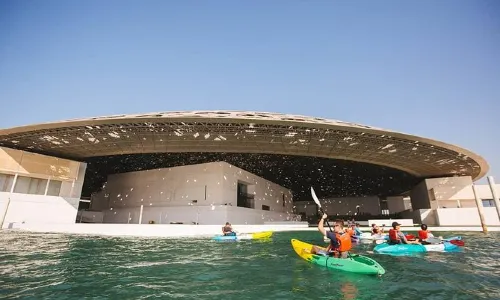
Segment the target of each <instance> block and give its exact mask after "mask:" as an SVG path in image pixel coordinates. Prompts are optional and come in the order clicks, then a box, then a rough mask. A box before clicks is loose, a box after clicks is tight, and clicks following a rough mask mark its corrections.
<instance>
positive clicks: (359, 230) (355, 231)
mask: <svg viewBox="0 0 500 300" xmlns="http://www.w3.org/2000/svg"><path fill="white" fill-rule="evenodd" d="M354 233H355V234H356V235H362V234H363V231H361V229H360V228H359V223H356V226H355V227H354Z"/></svg>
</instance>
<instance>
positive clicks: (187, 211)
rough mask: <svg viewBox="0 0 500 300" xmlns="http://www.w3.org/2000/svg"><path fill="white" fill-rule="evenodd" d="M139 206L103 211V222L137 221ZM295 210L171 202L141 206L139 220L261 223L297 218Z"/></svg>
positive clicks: (131, 222)
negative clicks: (190, 204) (169, 203)
mask: <svg viewBox="0 0 500 300" xmlns="http://www.w3.org/2000/svg"><path fill="white" fill-rule="evenodd" d="M139 218H140V207H130V208H118V209H113V210H106V211H104V222H105V223H127V222H128V223H129V224H139ZM296 220H297V217H296V216H295V215H294V214H290V213H282V212H273V211H263V210H256V209H251V208H243V207H234V206H227V205H219V206H215V205H214V206H195V205H193V206H172V207H143V212H142V221H141V222H142V223H141V224H148V223H149V222H150V221H154V223H155V224H170V223H171V222H178V223H183V224H195V223H198V224H200V225H221V224H224V223H225V222H230V223H231V224H264V223H265V222H276V221H296Z"/></svg>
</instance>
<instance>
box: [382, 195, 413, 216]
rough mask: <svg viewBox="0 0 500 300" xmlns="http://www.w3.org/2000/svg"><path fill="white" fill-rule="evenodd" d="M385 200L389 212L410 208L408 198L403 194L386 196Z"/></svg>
mask: <svg viewBox="0 0 500 300" xmlns="http://www.w3.org/2000/svg"><path fill="white" fill-rule="evenodd" d="M386 201H387V207H388V209H389V213H391V214H394V213H398V212H402V211H404V210H407V209H411V208H412V206H411V200H410V198H405V197H403V196H394V197H387V198H386Z"/></svg>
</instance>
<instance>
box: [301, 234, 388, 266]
mask: <svg viewBox="0 0 500 300" xmlns="http://www.w3.org/2000/svg"><path fill="white" fill-rule="evenodd" d="M291 242H292V247H293V250H295V252H296V253H297V254H298V255H299V256H300V257H301V258H302V259H304V260H307V261H309V262H312V263H313V264H317V265H320V266H325V267H327V268H329V269H335V270H341V271H345V272H351V273H358V274H367V275H383V274H385V270H384V268H383V267H382V266H381V265H379V263H378V262H376V261H375V260H373V259H371V258H369V257H367V256H363V255H359V254H350V255H349V257H348V258H335V257H331V256H324V255H316V254H311V249H312V246H313V245H311V244H308V243H305V242H302V241H299V240H296V239H292V241H291Z"/></svg>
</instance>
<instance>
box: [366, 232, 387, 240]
mask: <svg viewBox="0 0 500 300" xmlns="http://www.w3.org/2000/svg"><path fill="white" fill-rule="evenodd" d="M359 238H360V239H361V240H372V241H375V240H385V239H387V234H374V235H372V234H371V233H370V232H363V234H361V235H360V236H359Z"/></svg>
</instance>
